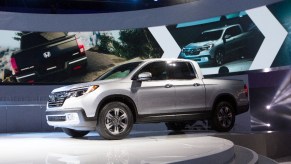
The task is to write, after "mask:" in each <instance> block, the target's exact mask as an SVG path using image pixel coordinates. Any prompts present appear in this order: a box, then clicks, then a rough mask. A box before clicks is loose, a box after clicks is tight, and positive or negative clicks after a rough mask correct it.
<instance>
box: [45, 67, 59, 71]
mask: <svg viewBox="0 0 291 164" xmlns="http://www.w3.org/2000/svg"><path fill="white" fill-rule="evenodd" d="M55 68H57V66H53V67H49V68H47V69H46V70H47V71H49V70H52V69H55Z"/></svg>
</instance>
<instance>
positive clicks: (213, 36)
mask: <svg viewBox="0 0 291 164" xmlns="http://www.w3.org/2000/svg"><path fill="white" fill-rule="evenodd" d="M221 35H222V30H217V31H209V32H203V33H202V34H201V35H200V36H199V37H198V39H197V42H205V41H210V40H218V39H219V38H220V36H221Z"/></svg>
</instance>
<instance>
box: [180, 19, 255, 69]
mask: <svg viewBox="0 0 291 164" xmlns="http://www.w3.org/2000/svg"><path fill="white" fill-rule="evenodd" d="M249 36H251V35H249V32H243V29H242V27H241V26H240V25H239V24H234V25H228V26H224V27H221V28H216V29H211V30H207V31H203V32H202V33H201V35H200V36H199V37H198V39H197V40H196V42H194V43H190V44H188V45H187V46H185V47H183V49H182V51H181V53H180V55H179V58H182V59H190V60H194V61H196V62H197V63H198V64H200V65H202V64H210V63H213V64H215V65H222V64H224V63H225V61H226V60H227V59H230V58H234V57H237V58H238V54H241V53H242V52H245V51H246V48H247V47H246V45H247V44H246V43H247V39H248V38H249Z"/></svg>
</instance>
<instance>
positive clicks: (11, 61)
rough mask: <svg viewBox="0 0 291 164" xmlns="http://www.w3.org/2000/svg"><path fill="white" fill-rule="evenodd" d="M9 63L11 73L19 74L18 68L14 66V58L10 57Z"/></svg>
mask: <svg viewBox="0 0 291 164" xmlns="http://www.w3.org/2000/svg"><path fill="white" fill-rule="evenodd" d="M10 63H11V67H12V70H13V72H14V73H18V72H19V69H18V66H17V64H16V60H15V58H14V57H11V59H10Z"/></svg>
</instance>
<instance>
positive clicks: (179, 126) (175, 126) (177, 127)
mask: <svg viewBox="0 0 291 164" xmlns="http://www.w3.org/2000/svg"><path fill="white" fill-rule="evenodd" d="M165 124H166V126H167V128H168V130H173V131H175V132H179V131H181V130H184V129H185V127H186V124H187V123H186V122H166V123H165Z"/></svg>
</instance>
